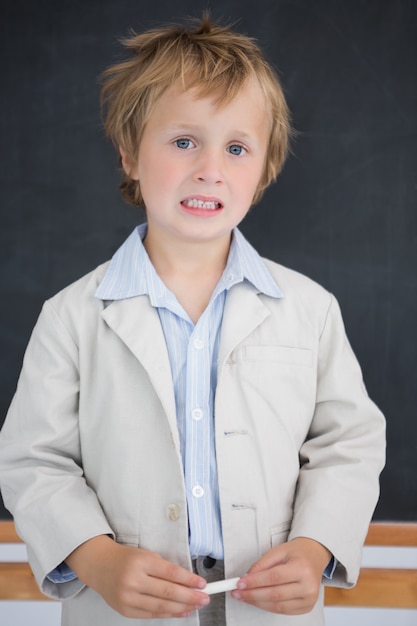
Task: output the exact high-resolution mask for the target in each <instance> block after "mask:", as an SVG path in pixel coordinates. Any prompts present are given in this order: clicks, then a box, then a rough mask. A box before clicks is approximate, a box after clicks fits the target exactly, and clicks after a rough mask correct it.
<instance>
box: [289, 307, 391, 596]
mask: <svg viewBox="0 0 417 626" xmlns="http://www.w3.org/2000/svg"><path fill="white" fill-rule="evenodd" d="M317 366H318V370H317V396H316V407H315V412H314V416H313V419H312V422H311V427H310V430H309V433H308V436H307V438H306V440H305V442H304V444H303V445H302V447H301V450H300V465H301V469H300V474H299V480H298V485H297V491H296V496H295V501H294V516H293V523H292V528H291V532H290V535H289V539H293V538H295V537H310V538H312V539H315V540H316V541H319V542H320V543H322V544H323V545H325V546H326V547H327V548H328V549H329V550H330V551H331V553H332V554H333V555H334V556H335V558H336V560H337V567H336V570H335V573H334V576H333V579H332V580H331V581H326V584H334V585H339V586H352V585H353V584H355V582H356V580H357V577H358V575H359V569H360V564H361V555H362V546H363V543H364V540H365V538H366V534H367V530H368V526H369V522H370V520H371V517H372V514H373V511H374V508H375V506H376V503H377V500H378V496H379V474H380V472H381V470H382V468H383V466H384V462H385V420H384V417H383V415H382V413H381V412H380V411H379V409H378V408H377V407H376V406H375V404H374V403H373V402H372V401H371V400H370V398H369V397H368V395H367V392H366V389H365V386H364V383H363V380H362V373H361V370H360V367H359V364H358V362H357V360H356V357H355V355H354V354H353V351H352V349H351V347H350V345H349V342H348V340H347V337H346V334H345V329H344V325H343V321H342V316H341V313H340V309H339V306H338V304H337V302H336V300H335V299H334V298H333V297H331V303H330V306H329V309H328V312H327V316H326V318H325V323H324V327H323V329H322V332H321V336H320V341H319V352H318V364H317Z"/></svg>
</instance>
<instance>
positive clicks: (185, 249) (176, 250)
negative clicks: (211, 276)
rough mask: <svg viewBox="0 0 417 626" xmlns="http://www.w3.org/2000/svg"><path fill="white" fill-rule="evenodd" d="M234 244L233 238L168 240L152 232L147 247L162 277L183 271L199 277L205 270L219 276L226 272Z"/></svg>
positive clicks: (145, 242) (145, 245) (147, 236)
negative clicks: (230, 251)
mask: <svg viewBox="0 0 417 626" xmlns="http://www.w3.org/2000/svg"><path fill="white" fill-rule="evenodd" d="M230 241H231V236H230V235H228V236H227V237H224V238H222V239H218V240H216V241H203V242H195V241H193V242H186V241H185V242H184V241H179V240H178V239H169V240H167V239H166V238H164V237H161V236H160V234H158V237H155V236H153V232H152V231H148V233H147V235H146V237H145V240H144V242H143V244H144V247H145V249H146V251H147V253H148V255H149V258H150V260H151V262H152V264H153V266H154V267H155V270H156V271H157V273H158V274H159V275H160V276H162V275H166V274H173V273H175V274H177V273H179V272H180V273H182V274H184V275H188V276H190V275H192V274H198V275H199V276H200V277H201V272H202V271H205V272H209V273H212V272H215V273H216V274H217V273H219V272H220V274H221V273H222V272H223V270H224V268H225V267H226V262H227V257H228V254H229V249H230Z"/></svg>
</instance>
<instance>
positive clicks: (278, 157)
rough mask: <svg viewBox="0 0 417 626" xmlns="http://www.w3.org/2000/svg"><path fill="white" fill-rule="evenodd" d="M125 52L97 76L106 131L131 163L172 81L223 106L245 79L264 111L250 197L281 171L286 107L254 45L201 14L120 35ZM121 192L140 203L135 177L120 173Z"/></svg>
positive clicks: (286, 129)
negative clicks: (260, 155) (259, 160)
mask: <svg viewBox="0 0 417 626" xmlns="http://www.w3.org/2000/svg"><path fill="white" fill-rule="evenodd" d="M122 43H123V45H124V46H125V48H126V49H127V50H128V51H129V53H130V57H129V58H128V59H127V60H125V61H123V62H121V63H116V64H115V65H112V66H111V67H109V68H108V69H106V70H105V71H104V73H103V75H102V83H103V85H102V92H101V103H102V114H103V121H104V127H105V130H106V134H107V136H108V137H109V138H110V139H111V140H112V141H113V143H114V144H115V146H116V147H117V148H119V147H121V148H122V149H123V150H124V152H125V153H126V160H127V162H128V163H130V164H132V167H133V166H134V164H136V162H137V158H138V152H139V145H140V141H141V138H142V133H143V130H144V128H145V125H146V123H147V121H148V119H149V116H150V115H151V113H152V109H153V107H154V105H155V103H156V102H157V100H158V98H160V96H161V95H162V94H163V93H164V91H165V90H166V89H168V88H169V87H170V86H172V85H173V84H179V85H180V86H181V88H183V89H184V91H186V90H188V89H195V90H196V95H197V97H207V96H210V97H213V94H214V101H215V104H216V105H217V106H219V107H221V106H224V105H226V104H228V103H229V102H230V101H231V100H233V98H234V97H235V96H236V95H237V93H238V92H239V91H240V90H241V89H242V87H243V86H244V85H245V83H246V82H247V81H248V80H249V79H250V78H256V80H257V81H258V83H259V85H260V87H261V89H262V92H263V94H264V97H265V101H266V104H267V108H268V109H269V113H270V120H269V122H270V135H269V145H268V148H267V153H266V159H265V165H264V171H263V173H262V176H261V179H260V182H259V185H258V189H257V190H256V192H255V195H254V198H253V203H256V202H258V201H259V199H260V198H261V196H262V194H263V192H264V190H265V189H266V187H268V185H269V184H270V183H271V182H272V181H273V180H275V179H276V177H277V176H278V174H279V173H280V171H281V169H282V167H283V164H284V161H285V158H286V156H287V152H288V144H289V137H290V132H291V131H290V121H289V112H288V108H287V104H286V101H285V97H284V94H283V91H282V88H281V85H280V82H279V80H278V78H277V76H276V74H275V72H274V70H273V69H272V67H271V66H270V65H269V64H268V62H267V61H266V60H265V58H264V56H263V54H262V52H261V51H260V49H259V47H258V46H257V45H256V43H255V42H254V41H253V40H252V39H251V38H249V37H247V36H245V35H242V34H239V33H237V32H234V31H233V30H231V29H230V28H228V27H226V26H221V25H218V24H213V23H212V22H211V21H210V19H209V17H208V16H207V15H204V16H203V18H202V19H201V20H198V21H197V22H192V23H191V24H190V25H169V26H166V27H161V28H155V29H152V30H149V31H146V32H144V33H143V34H140V35H137V34H132V36H130V37H128V38H126V39H123V40H122ZM122 175H123V180H122V183H121V186H120V189H121V192H122V196H123V197H124V199H125V200H126V201H128V202H130V203H131V204H135V205H143V199H142V194H141V190H140V183H139V181H138V180H134V179H133V178H131V177H130V176H129V175H128V174H126V173H125V172H123V174H122Z"/></svg>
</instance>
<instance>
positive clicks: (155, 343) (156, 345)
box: [102, 296, 179, 446]
mask: <svg viewBox="0 0 417 626" xmlns="http://www.w3.org/2000/svg"><path fill="white" fill-rule="evenodd" d="M102 317H103V319H104V320H105V322H106V323H107V325H108V326H109V327H110V328H111V329H112V330H113V331H114V332H115V333H116V334H117V335H118V336H119V337H120V339H121V340H122V341H123V342H124V344H125V345H126V346H127V348H129V350H130V351H131V352H132V353H133V354H134V355H135V357H136V358H137V359H138V361H140V363H141V364H142V366H143V367H144V368H145V370H146V371H147V373H148V376H149V379H150V381H151V384H152V385H153V387H154V389H155V391H156V393H157V395H158V397H159V399H160V401H161V403H162V406H163V408H164V410H165V413H166V415H167V416H168V420H169V422H170V425H171V430H172V432H173V433H174V434H175V436H176V443H177V444H178V446H179V439H178V428H177V418H176V408H175V396H174V388H173V384H172V375H171V366H170V363H169V357H168V351H167V347H166V343H165V338H164V333H163V331H162V327H161V323H160V321H159V316H158V313H157V312H156V310H155V309H154V308H153V307H152V306H150V304H149V301H148V298H147V296H137V297H135V298H128V299H125V300H116V301H113V302H111V303H110V304H109V305H108V306H107V307H106V308H105V309H104V311H103V313H102Z"/></svg>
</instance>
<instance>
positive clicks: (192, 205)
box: [181, 196, 223, 211]
mask: <svg viewBox="0 0 417 626" xmlns="http://www.w3.org/2000/svg"><path fill="white" fill-rule="evenodd" d="M181 204H182V206H183V207H186V208H187V209H202V210H204V211H216V210H218V209H222V208H223V204H222V202H220V200H217V199H216V198H214V199H211V198H210V199H202V198H199V197H194V196H193V197H190V198H185V199H184V200H181Z"/></svg>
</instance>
